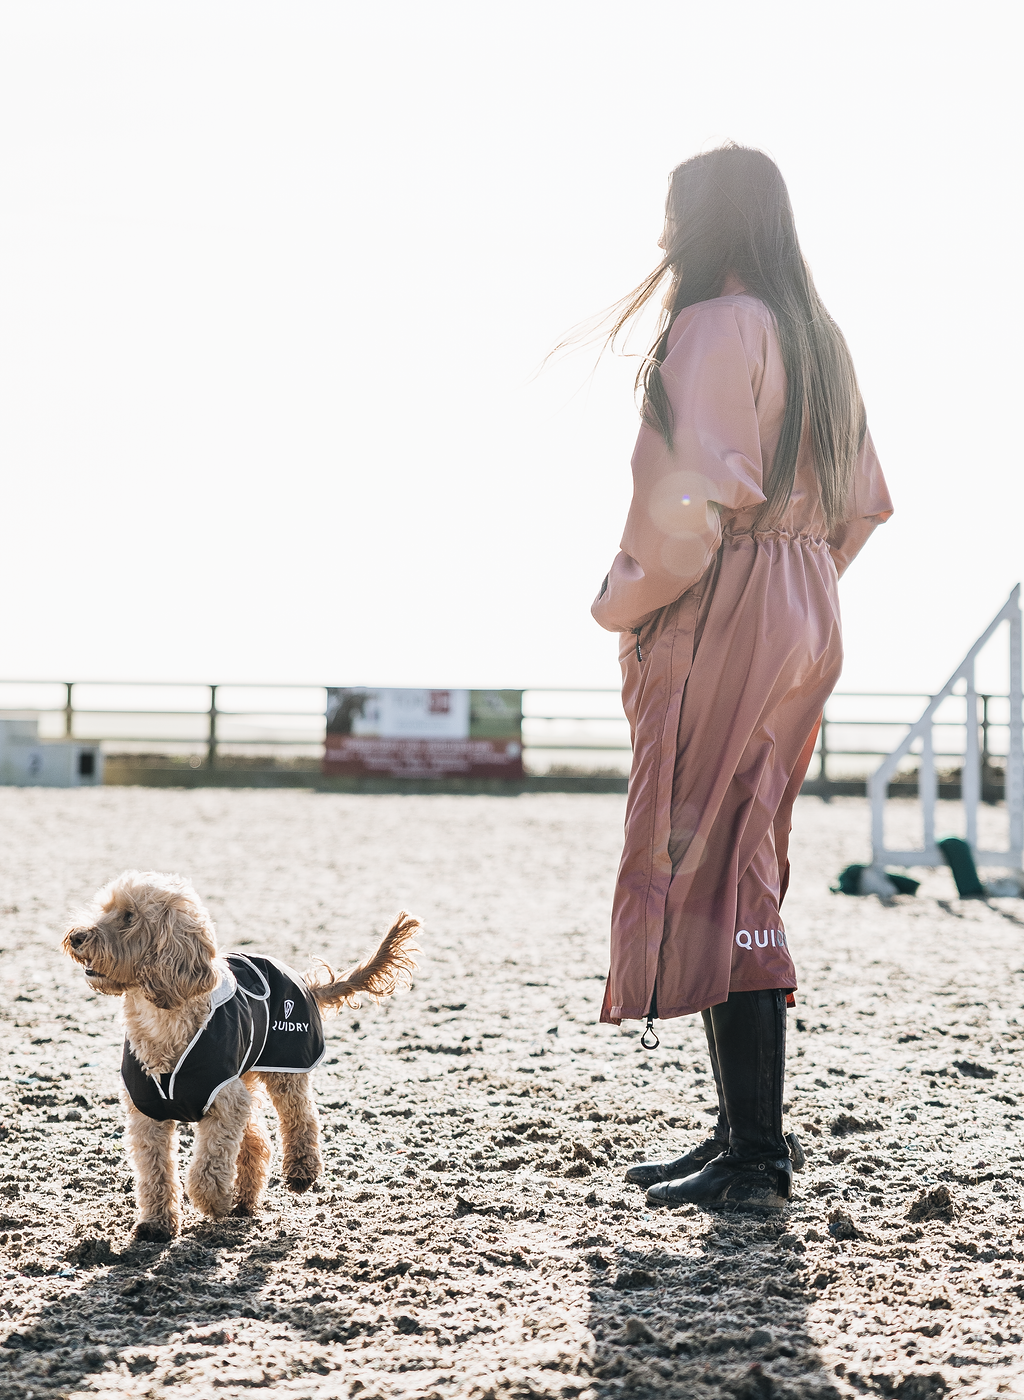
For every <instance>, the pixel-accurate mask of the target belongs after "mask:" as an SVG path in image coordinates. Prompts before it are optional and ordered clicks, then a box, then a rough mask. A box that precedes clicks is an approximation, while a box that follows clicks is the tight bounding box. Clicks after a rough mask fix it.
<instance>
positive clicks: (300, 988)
mask: <svg viewBox="0 0 1024 1400" xmlns="http://www.w3.org/2000/svg"><path fill="white" fill-rule="evenodd" d="M214 967H215V968H216V969H217V971H218V973H219V974H220V980H219V981H218V983H217V986H216V987H215V988H214V989H213V992H212V993H211V994H210V1014H209V1016H207V1018H206V1020H205V1021H204V1022H203V1024H202V1025H201V1026H200V1027H199V1029H198V1031H196V1033H195V1035H194V1036H193V1037H192V1040H191V1041H190V1042H189V1044H188V1045H187V1046H186V1047H185V1051H184V1053H183V1054H182V1056H181V1059H180V1060H179V1061H178V1063H177V1064H176V1065H175V1066H174V1068H173V1069H172V1070H171V1071H170V1072H169V1073H168V1074H160V1075H156V1074H150V1072H149V1071H148V1070H147V1069H146V1067H145V1065H143V1064H142V1062H141V1061H140V1060H139V1058H138V1057H137V1056H136V1054H135V1051H134V1050H133V1049H132V1047H131V1045H130V1044H129V1043H128V1037H127V1036H126V1037H125V1042H124V1051H123V1053H122V1056H121V1079H122V1081H123V1083H124V1087H125V1088H126V1089H127V1090H128V1094H129V1096H130V1097H131V1101H132V1103H133V1104H134V1105H135V1107H136V1108H137V1109H138V1110H139V1112H140V1113H144V1114H145V1115H146V1117H147V1118H156V1119H157V1120H159V1121H161V1122H163V1121H166V1120H167V1119H171V1118H173V1119H175V1120H176V1121H178V1122H181V1123H197V1122H198V1121H199V1119H200V1118H202V1116H203V1114H204V1113H206V1111H207V1110H208V1109H209V1107H210V1105H211V1104H212V1103H213V1101H214V1099H215V1098H216V1097H217V1095H218V1094H219V1093H220V1091H221V1089H223V1088H224V1086H225V1085H226V1084H233V1083H234V1081H235V1080H236V1079H238V1078H239V1077H240V1076H241V1075H243V1074H246V1073H248V1071H249V1070H264V1071H266V1072H267V1073H268V1074H307V1073H308V1072H309V1071H310V1070H313V1069H316V1067H317V1065H318V1064H319V1063H320V1061H321V1060H322V1059H323V1057H324V1054H325V1051H326V1046H325V1041H324V1026H323V1018H322V1017H321V1015H320V1007H319V1006H318V1005H317V1001H316V998H315V997H314V996H313V994H312V992H311V991H310V990H309V988H308V987H307V986H306V984H305V982H303V980H302V978H301V977H300V976H299V974H298V973H297V972H295V971H294V970H293V969H292V968H290V967H288V966H287V965H286V964H285V963H282V962H278V961H277V959H276V958H250V957H247V956H246V954H244V953H228V954H227V956H226V957H225V958H217V960H216V961H215V963H214Z"/></svg>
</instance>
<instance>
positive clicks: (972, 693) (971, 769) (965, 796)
mask: <svg viewBox="0 0 1024 1400" xmlns="http://www.w3.org/2000/svg"><path fill="white" fill-rule="evenodd" d="M966 681H967V694H966V695H965V697H964V700H965V703H966V706H967V713H966V718H965V723H966V726H967V729H966V734H965V736H964V766H963V768H962V769H961V772H960V800H961V802H962V803H963V804H964V825H965V829H966V833H967V844H968V845H969V846H970V848H971V850H972V851H976V850H977V849H978V799H979V798H980V796H981V768H980V763H979V759H978V692H977V691H976V690H975V688H974V687H975V680H974V662H973V661H971V662H970V663H969V664H968V666H967V676H966Z"/></svg>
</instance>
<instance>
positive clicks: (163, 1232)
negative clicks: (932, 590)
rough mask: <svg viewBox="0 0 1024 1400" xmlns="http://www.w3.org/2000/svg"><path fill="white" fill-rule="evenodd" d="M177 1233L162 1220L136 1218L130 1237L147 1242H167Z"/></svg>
mask: <svg viewBox="0 0 1024 1400" xmlns="http://www.w3.org/2000/svg"><path fill="white" fill-rule="evenodd" d="M177 1233H178V1232H177V1230H175V1229H174V1228H173V1227H172V1226H170V1225H168V1224H167V1223H166V1222H165V1221H163V1220H138V1221H136V1224H135V1229H134V1230H133V1231H132V1239H133V1240H144V1241H145V1242H146V1243H147V1244H169V1243H170V1241H171V1240H173V1239H174V1236H175V1235H176V1234H177Z"/></svg>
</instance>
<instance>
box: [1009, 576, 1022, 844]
mask: <svg viewBox="0 0 1024 1400" xmlns="http://www.w3.org/2000/svg"><path fill="white" fill-rule="evenodd" d="M1010 602H1011V608H1010V751H1009V753H1008V754H1007V758H1006V807H1007V811H1008V812H1009V817H1010V859H1011V860H1012V861H1013V863H1014V866H1015V867H1016V869H1018V870H1019V869H1020V868H1021V865H1022V864H1024V715H1022V713H1021V698H1022V697H1021V689H1022V686H1021V680H1022V677H1021V635H1020V630H1021V629H1020V584H1019V583H1018V584H1017V586H1016V588H1015V589H1014V590H1013V592H1012V593H1011V594H1010Z"/></svg>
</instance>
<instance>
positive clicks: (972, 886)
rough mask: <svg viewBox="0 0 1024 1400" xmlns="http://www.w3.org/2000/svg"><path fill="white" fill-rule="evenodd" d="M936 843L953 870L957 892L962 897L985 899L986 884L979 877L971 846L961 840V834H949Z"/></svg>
mask: <svg viewBox="0 0 1024 1400" xmlns="http://www.w3.org/2000/svg"><path fill="white" fill-rule="evenodd" d="M935 844H936V845H937V846H938V848H939V850H940V851H941V852H942V855H943V857H944V859H945V862H946V864H947V865H948V866H949V868H950V870H952V872H953V879H954V880H955V881H956V892H957V894H958V895H959V896H960V898H961V899H979V898H980V899H984V897H985V886H984V885H983V884H982V883H981V881H980V880H979V879H978V871H977V868H976V867H975V864H974V856H973V855H972V854H971V848H970V846H969V845H968V844H967V842H966V841H963V840H961V838H960V837H959V836H947V837H946V838H945V840H943V841H937V842H936V843H935Z"/></svg>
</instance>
